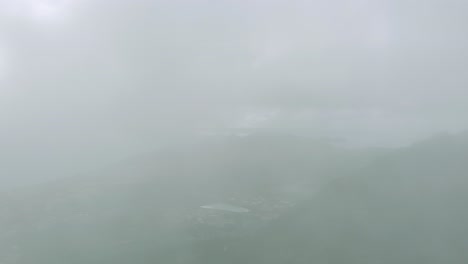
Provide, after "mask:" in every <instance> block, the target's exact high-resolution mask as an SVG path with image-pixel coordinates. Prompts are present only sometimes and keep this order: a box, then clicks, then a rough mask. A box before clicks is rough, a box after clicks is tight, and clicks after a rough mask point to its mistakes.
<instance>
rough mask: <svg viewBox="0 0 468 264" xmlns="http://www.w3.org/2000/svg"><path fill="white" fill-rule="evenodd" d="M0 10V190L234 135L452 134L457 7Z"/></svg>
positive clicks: (460, 49)
mask: <svg viewBox="0 0 468 264" xmlns="http://www.w3.org/2000/svg"><path fill="white" fill-rule="evenodd" d="M0 5H1V6H0V10H1V11H0V22H1V23H0V60H1V61H0V62H1V63H0V70H1V71H0V78H1V79H0V81H1V87H0V110H1V111H0V131H1V137H0V144H1V146H2V147H1V148H0V157H1V161H0V175H4V176H2V177H4V178H5V180H3V181H4V182H5V183H6V182H26V181H30V180H31V179H33V180H35V179H44V178H52V177H58V176H62V175H70V174H74V173H79V172H82V171H87V170H89V169H92V168H95V167H103V166H106V165H107V164H110V163H112V162H114V161H116V160H119V159H122V158H124V157H128V156H132V155H135V154H138V153H140V152H143V151H149V150H151V149H154V148H157V147H158V146H161V145H162V144H166V143H167V142H170V141H171V140H179V139H181V138H187V137H190V136H193V135H196V134H203V135H208V134H210V135H211V134H217V133H225V132H226V131H231V130H235V129H237V128H242V129H245V128H269V129H275V130H279V131H282V132H289V133H299V134H303V135H312V136H319V137H330V138H341V139H345V141H346V142H348V143H349V144H351V145H359V146H376V145H377V146H401V145H406V144H409V143H411V142H414V141H416V140H418V139H421V138H425V137H427V136H430V135H431V134H434V133H438V132H441V131H450V132H456V131H461V130H464V129H465V128H466V126H467V121H468V119H467V118H466V114H465V113H466V111H467V110H468V109H467V106H468V102H467V101H468V90H467V89H466V87H465V86H466V84H467V80H466V78H468V77H467V76H468V75H466V74H465V71H466V69H467V56H468V54H467V52H466V50H465V49H466V47H468V45H467V44H468V43H467V42H468V32H467V31H466V28H465V24H466V22H467V21H466V18H465V17H466V15H465V11H466V7H467V6H466V5H467V4H465V3H464V1H461V0H448V1H442V0H439V1H436V0H430V1H415V0H405V1H403V0H399V1H389V0H386V1H385V0H378V1H367V0H359V1H349V0H332V1H325V0H319V1H307V0H288V1H286V0H268V1H267V0H249V1H247V0H244V1H239V0H219V1H215V0H201V1H188V0H154V1H150V0H146V1H144V0H131V1H130V0H112V1H111V0H107V1H106V0H67V1H65V0H62V1H61V0H55V1H52V0H50V1H41V0H21V1H19V0H2V1H0ZM1 182H2V181H1V180H0V183H1Z"/></svg>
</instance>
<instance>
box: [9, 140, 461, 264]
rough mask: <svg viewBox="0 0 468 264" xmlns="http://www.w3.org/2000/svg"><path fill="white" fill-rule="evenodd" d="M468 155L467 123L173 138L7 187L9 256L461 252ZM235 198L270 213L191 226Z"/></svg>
mask: <svg viewBox="0 0 468 264" xmlns="http://www.w3.org/2000/svg"><path fill="white" fill-rule="evenodd" d="M467 157H468V137H467V136H466V135H458V136H446V137H438V138H433V139H431V140H427V141H425V142H421V143H418V144H415V145H414V146H411V147H407V148H402V149H396V150H386V151H382V150H369V149H367V150H356V149H354V150H353V149H343V148H339V147H334V146H332V145H330V144H327V143H323V142H320V141H314V140H310V139H307V138H299V137H292V136H284V135H269V134H258V135H253V136H249V137H244V138H239V137H232V138H223V139H219V140H212V141H209V142H203V143H197V144H194V145H192V146H188V147H187V146H186V147H184V148H174V149H171V150H168V149H167V150H165V151H161V152H158V153H153V154H148V155H144V156H141V157H137V158H135V159H133V160H130V161H128V162H124V163H121V164H119V165H116V166H115V167H114V168H112V169H109V170H107V171H102V172H100V173H99V175H89V176H87V177H78V178H76V179H75V178H69V179H63V180H60V181H56V182H54V183H50V184H47V185H44V186H41V187H36V188H32V189H31V188H30V189H28V190H22V191H18V192H15V193H9V194H4V195H3V197H2V199H1V205H0V206H1V209H0V210H1V211H0V221H1V225H0V226H1V227H2V230H0V234H1V236H0V243H1V244H0V245H1V246H0V260H1V261H2V263H20V264H23V263H24V264H29V263H31V264H33V263H34V264H42V263H47V264H54V263H197V264H198V263H200V264H201V263H203V264H210V263H256V264H262V263H324V264H325V263H330V264H341V263H343V264H345V263H346V264H353V263H356V264H358V263H359V264H361V263H384V264H386V263H389V264H390V263H392V264H393V263H408V264H409V263H412V264H414V263H425V264H427V263H434V264H435V263H464V261H465V260H466V259H468V253H466V249H465V248H466V245H467V244H468V234H467V232H468V229H467V228H466V227H467V224H466V223H468V213H467V212H466V209H465V202H466V200H467V198H468V194H466V189H467V188H466V187H467V183H468V180H467V179H466V176H465V175H466V171H468V170H467V169H468V163H467ZM286 187H291V188H286ZM291 190H292V191H291ZM257 200H259V201H260V202H256V203H254V202H253V201H257ZM228 201H231V202H232V201H233V202H235V203H237V204H239V205H242V206H244V207H247V208H249V209H251V210H252V211H251V212H250V213H248V214H250V215H254V216H253V219H254V218H255V219H257V220H258V219H262V220H258V221H257V220H256V221H257V222H258V223H261V224H258V225H252V226H248V225H246V226H241V227H237V229H236V228H234V231H233V232H231V233H230V234H227V233H225V232H221V231H219V232H218V229H217V228H212V229H211V230H212V231H213V230H214V231H213V232H211V233H210V234H211V235H210V236H208V237H204V238H203V239H200V238H197V237H194V236H193V232H192V231H193V230H194V229H197V228H208V229H209V228H211V227H209V226H208V227H206V226H203V225H199V224H198V222H196V219H197V218H196V217H193V215H197V213H200V210H199V206H200V205H203V204H206V203H210V202H228ZM280 202H285V203H288V204H289V206H288V207H287V208H286V209H284V210H283V209H281V210H279V211H275V210H276V209H271V208H277V207H275V206H276V205H277V204H279V203H280ZM269 208H270V209H269ZM272 212H273V213H275V214H272ZM246 215H247V214H246ZM271 215H274V217H273V216H271ZM201 217H204V216H203V215H202V216H201ZM222 217H224V218H225V219H228V218H230V217H231V216H229V215H228V216H222ZM235 217H237V216H235ZM249 217H251V216H249ZM255 219H254V220H255ZM226 221H228V220H226ZM245 230H247V231H246V232H244V231H245ZM232 233H234V235H232Z"/></svg>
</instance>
